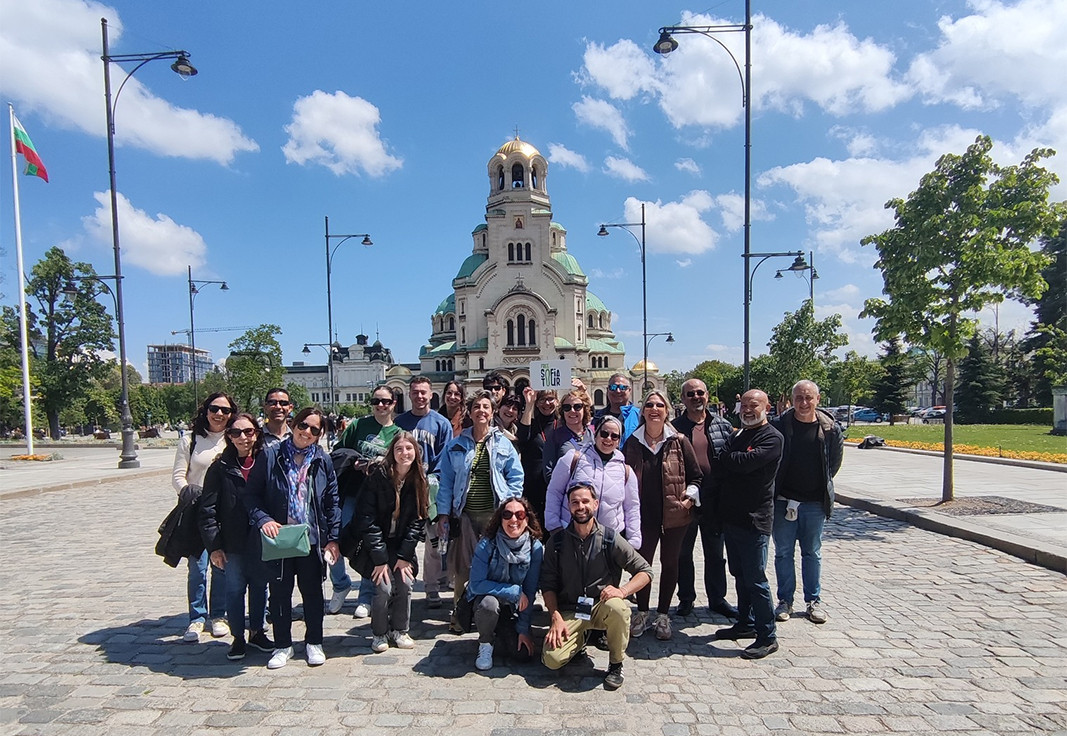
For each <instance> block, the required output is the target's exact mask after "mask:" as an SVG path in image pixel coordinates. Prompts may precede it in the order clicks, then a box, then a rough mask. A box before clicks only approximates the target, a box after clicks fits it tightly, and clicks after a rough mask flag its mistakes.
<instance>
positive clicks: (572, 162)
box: [548, 143, 589, 174]
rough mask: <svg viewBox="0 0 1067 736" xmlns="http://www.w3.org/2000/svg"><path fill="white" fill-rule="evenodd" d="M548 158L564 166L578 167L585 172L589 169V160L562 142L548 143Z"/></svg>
mask: <svg viewBox="0 0 1067 736" xmlns="http://www.w3.org/2000/svg"><path fill="white" fill-rule="evenodd" d="M548 160H549V161H551V162H552V163H554V164H556V165H557V166H562V167H563V168H572V169H577V170H578V171H580V172H582V173H583V174H584V173H586V172H587V171H589V162H588V161H586V160H585V156H583V155H582V154H580V153H575V152H574V151H572V150H570V149H569V148H567V147H566V146H564V145H563V144H561V143H549V144H548Z"/></svg>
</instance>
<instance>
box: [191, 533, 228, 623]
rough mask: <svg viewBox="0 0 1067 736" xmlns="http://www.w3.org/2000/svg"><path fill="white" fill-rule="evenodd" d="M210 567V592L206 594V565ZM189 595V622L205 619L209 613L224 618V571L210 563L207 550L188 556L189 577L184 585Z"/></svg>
mask: <svg viewBox="0 0 1067 736" xmlns="http://www.w3.org/2000/svg"><path fill="white" fill-rule="evenodd" d="M209 565H210V567H211V593H210V596H209V594H208V575H207V569H208V566H209ZM186 590H187V592H188V595H189V623H195V622H197V621H207V618H208V613H209V610H208V609H209V605H208V601H209V597H210V614H211V618H212V619H216V618H226V573H225V572H223V571H222V570H220V569H219V568H217V567H215V566H214V565H211V564H210V562H209V560H208V554H207V550H204V551H203V552H202V553H201V554H200V556H199V557H190V558H189V578H188V582H187V586H186Z"/></svg>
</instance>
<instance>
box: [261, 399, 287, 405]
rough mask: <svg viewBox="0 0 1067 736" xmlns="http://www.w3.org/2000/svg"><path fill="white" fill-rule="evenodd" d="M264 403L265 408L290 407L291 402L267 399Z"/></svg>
mask: <svg viewBox="0 0 1067 736" xmlns="http://www.w3.org/2000/svg"><path fill="white" fill-rule="evenodd" d="M264 403H266V405H267V406H290V405H292V403H293V402H291V401H289V399H267V400H266V402H264Z"/></svg>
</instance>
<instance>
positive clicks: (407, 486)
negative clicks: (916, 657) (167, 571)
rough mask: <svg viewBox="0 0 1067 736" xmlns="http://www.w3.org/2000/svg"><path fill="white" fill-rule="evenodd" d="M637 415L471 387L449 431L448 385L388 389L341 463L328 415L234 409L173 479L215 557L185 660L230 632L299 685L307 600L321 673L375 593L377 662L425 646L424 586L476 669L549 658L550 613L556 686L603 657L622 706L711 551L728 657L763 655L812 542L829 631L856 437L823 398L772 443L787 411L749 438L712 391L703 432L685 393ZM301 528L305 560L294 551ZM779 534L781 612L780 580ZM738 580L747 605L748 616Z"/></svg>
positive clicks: (221, 412)
mask: <svg viewBox="0 0 1067 736" xmlns="http://www.w3.org/2000/svg"><path fill="white" fill-rule="evenodd" d="M521 380H522V379H520V381H521ZM631 395H632V385H631V382H630V380H629V377H628V376H626V375H625V374H616V375H614V376H612V377H611V379H610V380H609V386H608V405H607V406H606V407H605V408H604V409H602V410H600V411H599V412H594V411H593V406H592V402H591V400H590V398H589V396H588V393H587V392H586V390H585V387H584V386H583V385H582V384H581V382H580V381H578V380H575V381H574V382H573V385H572V387H571V388H570V390H568V391H567V392H566V393H564V394H563V396H562V397H560V396H559V394H558V393H557V392H554V391H534V390H533V389H532V388H530V387H529V385H528V383H526V384H520V385H518V386H516V387H511V386H510V385H509V383H508V381H507V380H506V378H505V377H504V376H503V375H501V374H500V373H499V372H496V371H493V372H490V373H489V374H487V375H486V376H485V378H484V379H483V383H482V388H481V390H476V391H473V392H472V393H471V394H470V395H469V396H468V395H466V390H465V387H464V386H463V385H462V384H461V383H458V382H450V383H449V384H448V385H447V386H446V387H445V391H444V394H443V406H442V408H441V410H440V411H435V410H432V409H431V408H430V402H431V399H432V386H431V383H430V381H429V379H427V378H425V377H421V376H416V377H414V378H413V379H412V380H411V383H410V385H409V394H408V396H409V401H410V406H411V408H410V409H409V410H408V411H407V412H404V413H402V414H400V415H399V416H394V411H393V409H394V406H395V402H396V398H395V397H394V395H393V392H392V390H391V389H389V388H388V387H385V386H379V387H377V388H376V389H375V390H374V391H373V392H372V394H371V398H370V405H371V410H372V411H371V414H369V415H367V416H365V417H362V418H360V419H359V420H358V421H353V422H351V423H350V424H349V425H348V426H347V428H346V429H345V430H344V431H343V432H342V433H341V434H340V436H339V438H338V440H337V443H336V446H335V448H334V449H333V452H327V451H326V450H325V449H324V448H323V446H322V444H321V443H320V440H322V439H325V438H324V437H323V435H324V431H325V430H326V427H327V425H326V418H325V417H324V416H323V414H322V412H321V411H319V410H318V409H316V408H313V407H309V408H304V409H300V410H299V411H296V413H295V414H292V412H293V409H294V407H293V406H292V404H291V402H290V397H289V395H288V393H287V392H286V391H285V390H284V389H272V390H271V391H270V392H268V394H267V396H266V399H265V401H264V405H263V412H264V416H265V420H264V422H263V424H262V426H261V425H260V424H259V423H258V422H257V420H256V418H255V417H253V416H252V415H251V414H248V413H242V412H239V411H238V407H237V406H236V404H235V403H234V401H233V400H232V399H231V398H230V397H228V396H227V395H225V394H223V393H216V394H212V395H211V396H209V397H208V398H207V399H206V400H205V401H204V403H203V404H202V405H201V407H200V408H199V411H198V413H197V416H196V418H195V420H194V421H193V423H192V431H191V432H189V433H187V434H186V436H185V437H183V438H182V440H181V442H180V445H179V448H178V452H177V455H176V458H175V463H174V473H173V483H174V487H175V490H176V491H177V492H178V493H179V498H180V499H182V498H184V499H189V498H193V497H195V498H197V499H198V500H197V504H196V508H197V518H198V522H199V530H200V534H201V537H202V542H203V547H204V550H203V553H202V554H200V555H194V554H190V555H189V560H188V597H189V625H188V628H187V629H186V631H185V635H184V638H185V640H186V641H190V642H195V641H199V639H200V637H201V635H204V634H210V635H211V636H213V637H224V636H226V635H232V637H233V643H232V645H231V647H230V650H229V653H228V655H227V656H228V657H229V658H230V659H234V660H237V659H241V658H243V657H244V656H245V653H246V649H247V647H252V648H255V649H259V650H262V651H265V652H269V653H270V655H271V656H270V658H269V660H268V662H267V667H268V668H270V669H277V668H279V667H283V666H285V665H286V663H287V662H288V661H289V660H290V659H291V658H292V657H293V656H294V651H293V641H292V634H291V629H292V620H293V609H292V599H293V588H294V586H295V587H297V588H299V590H300V596H301V599H302V602H303V618H304V623H305V626H306V634H305V640H304V650H305V656H306V658H307V662H308V664H309V665H312V666H315V665H321V664H323V663H324V662H325V661H326V654H325V652H324V650H323V647H322V641H323V621H324V616H325V615H326V613H327V612H328V613H331V614H335V613H339V612H340V611H341V610H342V608H343V606H344V604H345V601H346V599H347V597H348V595H349V594H350V593H351V591H352V590H353V589H354V588H357V589H358V597H357V600H356V606H355V614H354V615H355V617H356V618H368V617H369V618H370V624H371V634H372V639H371V650H372V651H374V652H384V651H386V650H388V649H389V648H390V647H391V646H392V647H396V648H400V649H411V648H413V647H415V646H416V644H415V641H414V640H413V639H412V637H411V634H410V621H411V600H412V593H413V590H414V586H415V581H416V579H417V578H419V577H420V572H421V579H422V581H423V584H424V588H425V592H426V605H427V607H428V608H438V607H440V606H441V605H442V604H443V601H442V596H441V593H442V592H444V591H446V590H447V589H448V588H451V589H452V602H451V605H452V613H451V617H450V621H449V627H450V629H451V630H452V631H453V632H455V633H463V632H466V631H476V632H477V635H478V653H477V657H476V659H475V662H474V665H475V667H476V668H477V669H479V670H488V669H490V668H492V667H493V666H494V657H495V658H496V660H500V659H505V658H507V659H512V660H514V661H519V662H523V661H528V660H530V659H531V658H532V657H534V656H535V654H536V644H535V642H534V639H533V637H532V633H531V630H532V626H533V624H534V619H535V616H536V615H540V614H541V611H542V610H543V612H544V614H546V615H547V633H546V635H545V637H544V642H543V646H542V652H541V659H542V662H544V664H545V665H546V666H548V667H549V668H551V669H558V668H560V667H563V666H564V665H566V664H567V663H568V662H571V661H574V660H576V659H582V658H588V651H587V645H588V646H594V647H597V648H601V649H605V650H607V652H608V665H609V666H608V671H607V674H606V676H605V679H604V684H605V687H607V688H609V689H615V688H618V687H620V686H621V685H622V684H623V661H624V658H625V651H626V647H627V645H628V643H629V640H630V639H631V638H635V637H640V636H642V635H643V634H644V633H645V632H646V631H649V630H651V631H653V633H654V636H655V637H656V638H657V639H660V640H668V639H671V638H672V636H673V631H672V616H671V611H670V607H671V601H672V599H673V598H674V595H675V590H676V589H677V590H678V596H679V603H678V605H677V607H676V609H675V617H676V618H678V617H683V618H684V617H686V616H689V615H691V614H692V612H693V608H694V604H695V601H696V585H695V579H694V578H695V565H694V562H693V551H694V548H695V544H696V539H697V537H698V536H699V537H700V539H701V546H702V549H703V553H704V582H705V590H706V593H707V596H708V603H709V610H710V612H711V613H713V614H714V615H716V616H719V617H723V618H725V619H726V620H727V621H728V622H729V621H732V622H733V623H732V625H730V626H728V627H727V628H723V629H720V630H718V631H717V632H716V637H717V638H719V639H724V640H741V639H750V638H751V639H754V641H753V643H752V644H751V645H750V646H748V647H747V648H746V649H744V650H743V651H742V656H743V657H745V658H748V659H758V658H761V657H764V656H767V655H768V654H771V653H773V652H774V651H776V650H777V648H778V643H777V633H776V624H777V623H781V622H783V621H787V620H789V618H790V617H791V616H792V614H793V603H794V595H795V589H796V573H795V570H794V548H795V546H796V544H797V543H798V542H799V544H800V548H801V559H802V581H803V594H804V600H805V603H806V605H807V617H808V618H809V620H811V621H812V622H814V623H822V622H824V621H826V612H825V610H824V608H823V606H822V601H821V598H820V595H821V591H820V582H819V580H820V569H819V566H820V559H821V551H820V545H821V537H822V524H823V522H824V521H825V519H826V518H828V517H829V514H830V509H831V508H832V505H833V476H834V474H835V473H836V472H837V469H838V468H839V467H840V464H841V454H842V437H841V433H840V430H839V429H838V426H837V424H836V423H835V422H834V421H833V420H832V418H830V417H829V415H828V414H826V413H825V412H822V411H821V410H819V409H818V402H819V393H818V387H817V386H815V384H814V383H812V382H810V381H801V382H799V383H798V384H797V385H796V386H795V387H794V388H793V404H794V407H793V408H792V409H790V410H789V411H787V412H785V413H784V414H783V415H782V416H780V417H779V418H777V419H776V420H775V421H774V422H773V425H772V423H771V422H769V421H768V409H769V402H768V400H767V396H766V394H765V393H763V392H762V391H759V390H752V391H748V392H746V393H745V394H744V395H743V396H742V398H741V407H740V415H739V416H740V423H741V428H740V430H735V428H734V427H733V425H731V424H730V423H729V422H727V421H726V420H725V419H723V418H722V417H721V416H720V415H719V414H718V413H715V412H712V411H710V410H709V409H708V400H709V398H710V397H709V394H708V391H707V387H706V386H705V385H704V384H703V383H702V382H701V381H700V380H698V379H690V380H688V381H686V382H685V384H684V385H683V387H682V403H683V405H684V407H685V412H684V413H682V414H681V415H680V416H678V417H677V418H675V419H673V421H672V415H673V411H672V404H671V401H670V399H669V397H668V396H667V394H666V393H665V392H663V391H660V390H658V389H653V390H651V391H649V392H648V393H647V394H646V395H645V396H644V398H643V400H642V401H641V403H640V405H638V406H635V405H634V404H633V403H632V401H631ZM200 489H202V490H200ZM294 529H296V530H297V531H298V532H304V536H305V537H306V542H305V543H304V546H300V545H299V544H297V545H296V547H295V548H294V549H288V548H286V550H285V552H284V553H280V552H278V550H279V549H281V548H283V547H286V545H288V544H289V542H288V539H289V537H290V536H291V532H292V531H293V530H294ZM772 533H773V537H774V541H775V566H776V573H777V581H778V591H777V593H778V595H777V601H778V602H777V606H775V603H774V599H773V598H772V596H771V593H770V586H769V583H768V581H767V577H766V571H765V567H766V560H767V553H768V548H769V540H770V537H771V535H772ZM420 545H422V554H421V565H420V555H419V546H420ZM657 551H658V558H659V561H658V565H659V569H658V574H659V576H660V579H659V586H658V595H657V598H656V601H655V606H656V607H655V610H654V611H653V610H652V604H653V601H652V599H651V582H652V577H653V567H652V563H653V560H654V558H656V556H657ZM270 558H276V559H270ZM265 559H269V561H264V560H265ZM420 568H421V570H420ZM727 569H729V571H730V573H731V575H732V576H733V577H734V580H735V590H736V598H737V606H736V607H735V606H733V605H732V604H730V603H729V602H728V601H727V599H726V595H727V576H726V570H727ZM350 570H351V571H354V572H355V573H357V574H358V575H359V577H360V582H359V583H358V585H357V584H356V583H354V582H353V579H352V577H351V576H350V574H349V571H350ZM624 572H625V573H627V578H628V579H627V580H626V582H625V583H624V582H623V573H624ZM327 576H328V577H329V578H330V581H331V585H332V589H333V594H332V597H331V598H330V599H329V600H328V601H326V600H324V597H323V594H322V581H323V580H324V579H325V578H326V577H327ZM538 593H540V595H541V601H542V603H543V609H542V607H541V606H539V605H538V604H537V603H536V600H537V596H538ZM631 600H632V601H634V602H635V603H636V611H635V610H633V606H632V605H631V603H630V601H631ZM268 601H269V603H268ZM246 614H247V621H248V623H247V628H246V626H245V617H246ZM268 614H269V622H270V624H271V626H272V633H273V640H271V638H270V637H268V635H267V631H266V623H267V621H268ZM542 623H545V621H544V620H542Z"/></svg>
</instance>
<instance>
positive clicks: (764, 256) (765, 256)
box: [745, 250, 808, 304]
mask: <svg viewBox="0 0 1067 736" xmlns="http://www.w3.org/2000/svg"><path fill="white" fill-rule="evenodd" d="M752 258H759V260H758V261H756V265H755V266H753V267H752V269H751V275H750V276H749V278H748V281H747V282H745V304H749V303H751V302H752V282H753V280H754V279H755V278H756V270H757V269H759V267H760V266H762V265H763V262H764V261H766V260H769V259H771V258H793V259H794V261H793V265H792V266H790V267H789V268H787V269H785V270H786V271H803V270H805V269H807V268H808V264H807V263H805V262H804V251H801V250H788V251H781V252H778V253H749V254H747V255H746V256H745V265H746V266H747V265H748V261H749V260H751V259H752ZM797 264H800V266H799V268H798V267H797ZM745 270H746V271H747V270H748V269H747V268H746V269H745ZM781 275H782V272H781V271H779V272H778V274H777V275H776V276H775V278H780V277H781Z"/></svg>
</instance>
